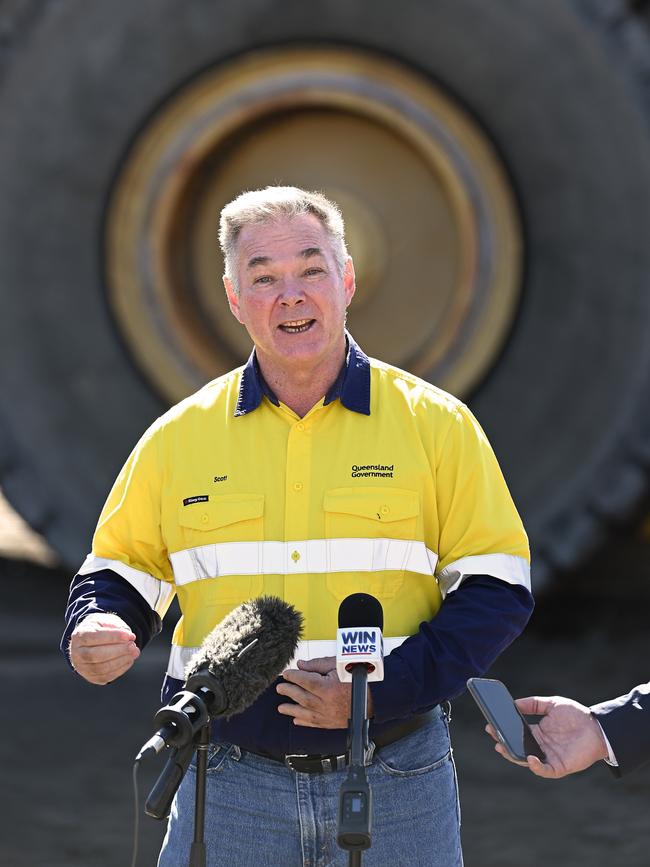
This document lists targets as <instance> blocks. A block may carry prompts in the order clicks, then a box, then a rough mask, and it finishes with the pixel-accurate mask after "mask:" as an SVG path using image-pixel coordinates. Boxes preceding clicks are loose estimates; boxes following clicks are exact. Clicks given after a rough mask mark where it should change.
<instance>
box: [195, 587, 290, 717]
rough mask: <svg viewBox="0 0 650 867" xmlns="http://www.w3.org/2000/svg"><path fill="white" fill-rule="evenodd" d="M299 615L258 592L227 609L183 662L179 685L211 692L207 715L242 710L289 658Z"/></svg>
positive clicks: (288, 606)
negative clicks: (184, 679) (183, 675)
mask: <svg viewBox="0 0 650 867" xmlns="http://www.w3.org/2000/svg"><path fill="white" fill-rule="evenodd" d="M302 624H303V618H302V614H300V613H299V612H298V611H296V609H295V608H294V607H293V606H292V605H289V604H288V603H287V602H284V601H283V600H282V599H279V598H277V597H275V596H259V597H258V598H257V599H251V600H250V601H249V602H244V603H243V604H242V605H239V606H238V607H237V608H235V609H233V611H231V612H230V614H228V615H227V616H226V617H224V619H223V620H222V621H221V623H219V624H218V625H217V626H215V628H214V629H213V630H212V632H210V634H209V635H208V636H206V638H205V639H204V641H203V644H202V645H201V647H200V648H199V650H198V651H197V652H196V653H195V654H194V656H193V657H192V659H191V660H190V662H189V663H188V666H187V670H186V676H187V682H186V686H185V688H186V689H188V690H193V689H197V688H199V687H201V686H203V687H205V688H207V689H209V690H210V691H211V692H212V693H213V694H215V700H214V701H213V703H212V707H211V708H210V716H212V717H215V716H224V717H226V718H228V717H231V716H234V715H235V714H238V713H241V712H242V711H244V710H246V708H247V707H249V706H250V705H251V704H252V703H253V702H254V701H255V700H256V699H257V698H259V696H260V695H261V694H262V693H263V692H264V690H265V689H267V688H268V687H269V686H270V685H271V684H272V683H273V681H274V680H275V679H276V678H277V677H279V676H280V674H281V673H282V672H283V671H284V669H285V668H286V667H287V665H288V664H289V663H290V662H291V660H292V659H293V656H294V654H295V652H296V647H297V645H298V640H299V639H300V634H301V632H302Z"/></svg>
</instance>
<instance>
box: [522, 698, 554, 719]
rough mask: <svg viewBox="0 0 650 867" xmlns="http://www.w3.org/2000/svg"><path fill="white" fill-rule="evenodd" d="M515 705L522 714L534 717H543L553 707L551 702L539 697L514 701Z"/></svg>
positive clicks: (549, 699)
mask: <svg viewBox="0 0 650 867" xmlns="http://www.w3.org/2000/svg"><path fill="white" fill-rule="evenodd" d="M515 704H516V705H517V707H518V708H519V710H520V711H521V712H522V713H523V714H527V713H530V714H534V715H536V716H544V715H545V714H547V713H548V712H549V711H550V710H551V708H552V707H553V700H552V699H551V698H543V697H541V696H539V695H531V696H527V697H526V698H517V699H515Z"/></svg>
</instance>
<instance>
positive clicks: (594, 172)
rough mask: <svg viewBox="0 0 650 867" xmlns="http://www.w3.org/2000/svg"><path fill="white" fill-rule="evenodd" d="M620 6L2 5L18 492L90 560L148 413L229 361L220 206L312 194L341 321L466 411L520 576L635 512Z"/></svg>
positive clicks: (120, 0) (574, 550)
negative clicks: (511, 509)
mask: <svg viewBox="0 0 650 867" xmlns="http://www.w3.org/2000/svg"><path fill="white" fill-rule="evenodd" d="M626 9H627V6H626V4H623V3H620V4H617V3H612V4H607V10H608V12H607V13H605V12H603V11H602V10H603V4H598V3H590V2H586V0H585V2H580V0H574V2H572V3H567V2H562V0H547V2H544V3H539V2H537V0H521V2H519V3H517V4H512V3H509V2H506V0H492V2H490V3H485V2H482V0H462V2H461V0H441V2H438V3H435V4H432V3H428V2H424V0H404V2H403V3H400V4H395V3H394V2H393V0H358V2H356V3H354V4H350V3H347V2H343V0H341V2H332V0H312V2H311V3H308V4H307V3H301V2H298V0H288V2H286V3H284V4H282V7H281V11H280V10H279V7H278V4H276V3H273V2H271V0H240V2H238V3H236V4H234V3H233V4H226V3H207V2H206V3H203V2H201V3H192V4H178V3H176V2H173V0H143V2H141V3H138V4H133V3H131V2H126V0H114V2H112V3H110V4H87V3H83V2H80V0H61V2H59V3H56V4H47V3H43V2H27V0H26V2H23V3H20V2H16V3H14V4H12V7H11V12H10V13H8V18H7V29H6V33H7V35H6V37H5V41H4V43H3V45H4V47H3V49H2V53H0V75H1V77H2V79H1V82H0V112H1V116H2V117H3V119H4V120H5V122H4V123H3V131H2V136H0V183H1V185H2V196H0V237H1V238H2V242H1V243H2V251H3V253H2V256H1V257H0V293H1V302H0V303H1V309H2V315H1V316H0V387H1V394H2V398H1V400H2V404H1V407H0V416H1V419H2V428H1V429H0V483H1V484H2V485H3V487H4V489H5V491H6V494H7V496H8V498H9V499H10V501H11V502H12V503H13V504H14V505H15V507H16V508H17V509H18V510H19V511H20V512H21V513H22V514H23V515H24V516H25V517H26V518H27V520H28V521H29V522H30V523H31V525H32V526H33V527H35V528H36V529H39V530H40V531H41V532H42V533H43V534H44V535H45V536H46V537H47V539H48V540H49V541H50V543H51V544H52V545H53V546H54V547H55V548H56V550H57V551H58V552H59V553H60V554H61V556H62V558H63V560H64V561H65V562H66V563H68V564H69V565H70V566H74V565H75V564H76V563H77V562H78V561H79V559H80V558H81V557H82V556H83V553H84V552H85V550H86V549H87V547H88V544H89V539H90V535H91V533H92V528H93V526H94V522H95V520H96V516H97V513H98V511H99V509H100V507H101V503H102V501H103V498H104V496H105V495H106V492H107V490H108V488H109V487H110V484H111V481H112V479H113V477H114V475H115V473H116V471H117V470H118V468H119V466H120V464H121V463H122V462H123V460H124V458H125V457H126V455H127V453H128V452H129V450H130V448H131V446H132V445H133V443H134V441H135V440H136V439H137V437H138V435H139V434H140V433H141V431H142V430H143V429H144V428H145V427H146V426H147V425H148V424H149V422H150V421H151V420H152V418H154V417H155V416H156V415H157V414H159V413H160V412H161V411H163V410H164V409H165V407H166V406H167V405H169V403H170V402H172V401H174V400H176V399H177V398H178V397H180V396H182V395H183V394H185V393H188V392H189V391H191V390H192V389H193V388H195V387H196V386H198V385H199V384H200V383H201V382H202V381H205V380H206V379H208V378H210V377H211V376H215V375H218V373H219V372H220V371H222V370H225V369H227V368H229V367H231V366H233V365H235V364H237V363H239V362H241V361H242V360H243V357H244V355H245V353H246V341H245V339H244V338H243V336H242V334H241V333H240V331H238V329H237V327H236V326H235V323H234V322H233V321H231V320H230V319H229V318H228V317H227V313H226V311H225V306H224V303H223V299H222V297H221V294H220V288H219V272H218V269H219V259H218V254H217V252H216V249H215V248H216V243H215V237H216V228H215V225H214V222H215V219H216V217H215V215H216V213H217V211H218V208H219V206H220V204H221V203H223V201H225V200H226V199H227V198H228V197H229V196H231V195H233V194H235V193H236V192H237V191H238V190H239V189H241V188H242V187H247V186H255V185H260V184H264V183H267V182H276V181H282V182H288V183H301V184H305V185H307V186H310V187H314V188H323V189H324V190H325V191H326V192H331V194H332V195H333V196H334V197H335V198H339V199H340V201H341V204H342V205H343V208H344V212H345V214H346V217H347V221H348V226H349V233H350V242H351V247H352V252H353V254H354V255H355V258H356V260H357V263H358V265H359V272H360V279H359V284H360V292H359V299H358V302H357V303H356V306H354V307H353V308H352V311H351V316H350V325H351V330H352V331H353V333H354V334H355V335H356V336H357V337H358V338H359V339H360V340H361V342H362V343H363V345H364V347H365V348H366V349H367V350H368V351H369V352H371V353H372V354H375V355H379V356H381V357H384V358H386V359H387V360H390V361H393V362H394V363H397V364H399V365H401V366H405V367H409V368H410V369H413V370H414V371H416V372H417V373H418V374H419V375H421V376H423V377H425V378H428V379H430V380H432V381H435V382H436V383H438V384H441V385H442V386H443V387H447V388H449V389H451V390H453V391H455V392H457V393H458V394H459V395H460V396H462V397H464V398H465V399H466V400H468V402H469V403H470V405H471V406H472V408H473V409H474V410H475V411H476V412H477V414H478V416H479V418H480V419H481V421H482V423H483V425H484V427H485V428H486V430H487V432H488V434H489V436H490V439H491V441H492V442H493V444H494V446H495V449H496V451H497V454H498V456H499V458H500V461H501V463H502V466H503V469H504V472H505V474H506V476H507V478H508V480H509V483H510V487H511V489H512V492H513V494H514V497H515V500H516V502H517V504H518V505H519V507H520V509H521V511H522V513H523V515H524V518H525V520H526V524H527V526H528V528H529V531H530V535H531V543H532V547H533V551H534V554H535V562H536V568H535V571H534V575H536V576H537V579H538V583H542V582H543V579H544V577H545V575H547V574H550V572H552V571H553V570H556V569H558V568H559V569H563V568H568V567H570V566H571V565H573V564H574V563H575V562H576V561H577V560H578V559H579V558H580V557H581V556H583V555H584V554H585V553H586V552H587V551H589V550H590V549H592V548H593V547H594V545H596V544H597V542H598V541H599V539H601V538H602V534H603V528H604V526H605V525H606V524H607V522H608V521H610V520H616V519H618V518H620V517H622V516H624V515H625V514H626V512H627V511H628V510H629V509H630V508H631V507H632V506H633V505H634V503H635V502H636V500H637V499H638V497H639V496H640V494H641V492H642V490H643V488H644V485H645V480H644V475H643V465H644V462H645V463H647V461H648V456H649V454H648V453H649V451H650V435H649V432H648V429H649V428H650V422H649V419H648V413H647V409H646V404H647V398H646V395H647V386H648V376H649V369H650V358H649V355H650V340H649V339H648V335H649V334H650V292H649V291H648V288H649V287H648V281H649V278H648V274H650V245H648V243H647V227H648V225H650V153H649V148H648V125H647V124H648V116H649V115H648V112H647V107H646V106H644V102H643V100H644V97H643V93H642V88H641V86H640V85H639V86H638V88H637V84H638V82H639V80H640V79H641V78H642V77H643V76H642V74H641V73H643V70H644V69H645V66H644V62H645V61H644V59H643V58H644V57H646V58H647V46H648V39H647V34H646V32H645V30H644V29H643V27H642V26H641V24H640V23H636V22H635V21H634V19H633V18H632V17H631V16H630V14H629V13H628V12H627V11H626ZM614 14H618V16H619V17H618V19H617V20H618V27H614V26H612V20H611V17H610V18H608V17H607V16H608V15H610V16H611V15H614ZM617 34H618V35H617ZM619 36H620V38H619ZM644 52H646V53H645V54H644ZM301 145H302V146H301Z"/></svg>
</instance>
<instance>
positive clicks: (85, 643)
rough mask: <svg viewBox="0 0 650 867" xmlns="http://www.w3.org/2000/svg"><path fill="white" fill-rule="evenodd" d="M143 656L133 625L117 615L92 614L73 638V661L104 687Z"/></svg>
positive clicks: (88, 676)
mask: <svg viewBox="0 0 650 867" xmlns="http://www.w3.org/2000/svg"><path fill="white" fill-rule="evenodd" d="M139 656H140V650H139V649H138V648H137V647H136V644H135V635H134V634H133V632H132V631H131V628H130V627H129V626H127V624H126V623H125V622H124V621H123V620H122V618H121V617H118V616H117V614H89V615H88V617H85V618H84V619H83V620H82V621H81V623H80V624H79V625H78V626H77V627H76V629H75V630H74V632H73V633H72V636H71V637H70V662H71V663H72V667H73V668H74V670H75V671H77V672H78V673H79V674H80V675H81V676H82V677H83V678H85V679H86V680H87V681H89V682H90V683H96V684H99V685H100V686H104V685H105V684H107V683H110V682H111V681H113V680H115V679H116V678H118V677H120V675H122V674H124V672H125V671H128V670H129V668H131V666H132V665H133V663H134V662H135V660H136V659H137V658H138V657H139Z"/></svg>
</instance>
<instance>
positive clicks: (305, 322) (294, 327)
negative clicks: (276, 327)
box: [280, 319, 314, 334]
mask: <svg viewBox="0 0 650 867" xmlns="http://www.w3.org/2000/svg"><path fill="white" fill-rule="evenodd" d="M313 321H314V320H313V319H296V320H295V321H293V322H283V323H282V325H280V328H282V329H283V331H288V332H289V333H291V334H299V333H300V332H301V331H307V329H308V328H309V326H310V325H311V323H312V322H313Z"/></svg>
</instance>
